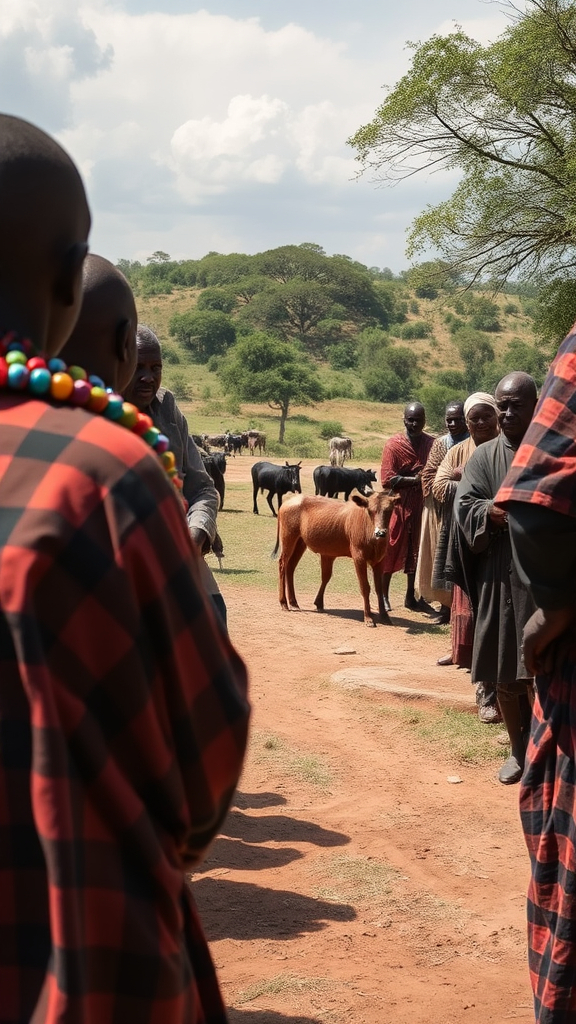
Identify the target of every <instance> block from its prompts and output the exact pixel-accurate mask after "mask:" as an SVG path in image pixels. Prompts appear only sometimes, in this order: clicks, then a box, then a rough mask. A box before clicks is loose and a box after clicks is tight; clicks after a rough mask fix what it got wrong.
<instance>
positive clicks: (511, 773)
mask: <svg viewBox="0 0 576 1024" xmlns="http://www.w3.org/2000/svg"><path fill="white" fill-rule="evenodd" d="M523 770H524V765H523V764H520V762H519V761H518V760H517V759H516V758H515V757H514V754H510V757H509V758H508V760H507V761H506V762H505V763H504V764H503V765H502V767H501V769H500V771H499V772H498V780H499V782H501V783H502V784H503V785H504V786H513V785H514V784H515V783H516V782H520V779H521V778H522V772H523Z"/></svg>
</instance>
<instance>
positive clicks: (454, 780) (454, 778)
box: [446, 775, 462, 786]
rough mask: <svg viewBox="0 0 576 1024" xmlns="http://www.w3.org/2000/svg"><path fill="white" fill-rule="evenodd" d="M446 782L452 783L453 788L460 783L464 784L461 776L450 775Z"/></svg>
mask: <svg viewBox="0 0 576 1024" xmlns="http://www.w3.org/2000/svg"><path fill="white" fill-rule="evenodd" d="M446 781H447V782H451V783H452V785H453V786H456V785H457V784H458V783H459V782H462V779H461V778H460V776H459V775H449V776H448V778H447V780H446Z"/></svg>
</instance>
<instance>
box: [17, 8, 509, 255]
mask: <svg viewBox="0 0 576 1024" xmlns="http://www.w3.org/2000/svg"><path fill="white" fill-rule="evenodd" d="M117 2H119V0H81V5H80V6H78V5H77V3H76V2H75V0H48V3H41V0H2V3H1V4H0V91H1V95H2V97H3V107H4V109H6V110H9V111H10V112H12V113H17V114H20V115H22V116H25V117H28V118H29V119H31V120H33V121H35V122H36V123H38V124H40V125H41V126H43V127H45V128H47V129H48V130H49V131H56V132H57V133H58V137H59V138H60V139H61V141H62V142H63V143H64V145H65V146H66V147H67V148H68V150H69V151H70V153H71V154H72V156H73V157H74V158H75V159H76V161H77V162H78V163H79V165H80V167H81V170H82V172H83V174H84V175H85V178H86V181H87V185H88V189H89V195H90V201H91V205H92V210H93V220H94V229H93V235H92V243H93V246H94V247H95V249H96V251H100V252H102V254H103V255H107V256H109V257H112V258H116V257H118V256H133V255H136V253H140V254H144V255H145V254H147V253H150V252H152V251H154V249H158V248H160V249H164V250H166V251H169V252H171V253H172V254H174V255H182V256H185V255H194V256H199V255H202V253H203V252H205V251H207V250H208V249H211V248H219V249H221V250H223V249H225V247H226V246H228V245H230V246H233V247H235V248H237V249H243V250H245V251H255V250H257V249H258V248H259V247H261V246H271V245H274V244H278V245H279V244H282V243H283V242H285V241H288V240H289V241H302V240H312V241H317V242H320V243H321V244H325V245H326V247H327V248H330V245H331V242H330V241H329V239H331V240H333V242H332V244H333V251H334V250H335V251H340V252H342V251H347V250H350V249H352V248H353V246H354V247H355V248H353V251H352V252H351V255H355V256H358V257H359V258H362V252H363V251H366V252H368V251H369V252H370V253H371V254H372V252H373V249H374V246H375V245H376V247H380V246H381V245H382V244H383V243H382V237H384V234H385V233H386V231H387V228H386V226H384V227H382V226H381V225H380V226H379V237H378V241H377V243H376V242H375V240H374V238H373V225H374V222H375V217H377V216H378V215H379V213H380V212H381V211H382V209H391V210H394V211H395V212H394V230H393V231H392V230H391V231H390V234H389V235H388V236H387V237H388V242H387V243H386V245H387V247H390V246H394V247H395V248H396V249H397V250H398V248H399V246H400V248H402V246H401V245H400V243H399V241H398V240H399V238H400V236H401V230H400V227H399V224H400V223H401V218H402V216H403V215H404V212H399V213H397V212H396V211H397V210H398V208H399V192H396V193H395V194H392V193H389V192H388V193H385V192H384V191H380V192H375V191H374V190H373V189H372V187H371V186H370V184H369V183H368V182H362V183H360V184H358V183H357V184H356V185H354V184H352V182H351V179H352V178H353V177H354V174H355V170H356V166H357V165H356V164H355V161H354V154H353V153H352V151H351V150H350V149H349V148H348V147H347V146H346V138H347V137H348V136H349V135H350V134H351V133H352V132H353V131H354V130H355V129H356V128H357V127H358V126H359V125H360V124H362V123H365V122H366V121H368V120H369V119H370V118H371V117H372V115H373V113H374V110H375V109H376V107H377V105H378V103H379V102H380V101H381V98H382V93H381V86H382V83H383V82H384V81H386V82H388V83H390V84H393V83H394V82H395V81H396V80H397V79H398V77H399V76H400V75H401V74H402V73H403V72H404V70H405V69H406V66H407V63H408V60H409V57H410V55H409V53H407V52H406V51H405V50H404V48H403V40H404V39H405V37H406V36H407V35H410V34H411V32H410V25H411V23H410V19H409V16H408V15H407V16H406V17H405V18H404V21H403V22H402V26H401V27H399V24H398V18H399V16H398V11H397V10H396V11H395V13H394V16H393V17H392V16H390V21H389V23H388V29H386V25H385V23H384V22H385V17H388V15H384V14H381V15H379V18H380V22H381V23H382V27H381V30H380V38H379V44H378V46H375V37H374V35H372V36H371V38H370V39H369V40H368V34H367V35H366V43H367V46H366V49H367V51H368V52H370V53H371V54H374V53H375V52H376V51H377V58H376V57H366V54H365V53H364V54H363V53H362V50H361V46H360V45H359V43H360V32H361V25H362V23H360V22H359V24H358V25H356V26H355V29H354V41H355V43H354V45H355V50H354V56H351V51H350V50H349V49H348V48H347V42H348V38H347V36H346V35H345V34H343V35H342V36H341V38H330V37H329V36H330V24H329V20H326V25H324V21H323V24H322V34H320V32H313V31H310V30H308V29H307V28H306V27H303V25H302V24H295V23H288V24H284V25H282V26H281V27H279V28H275V29H274V30H267V29H266V28H265V27H264V26H263V24H262V22H260V21H259V20H258V19H257V18H254V17H252V18H238V17H233V16H227V15H224V14H212V13H210V12H209V11H206V10H201V11H196V12H194V13H180V14H171V13H165V12H163V11H162V10H157V11H156V12H148V13H129V12H127V11H126V10H120V9H118V8H117V7H114V6H113V5H114V3H117ZM206 2H207V4H210V0H206ZM448 2H449V0H444V3H443V11H442V16H444V15H445V13H446V10H445V9H446V6H447V4H448ZM419 3H420V0H405V4H404V5H403V7H405V8H406V9H407V10H409V9H412V11H413V12H414V15H415V17H414V18H413V21H414V23H418V17H417V14H418V8H419ZM453 3H454V6H456V7H458V6H459V5H461V4H462V3H463V0H453ZM137 4H138V0H131V9H132V11H134V10H135V9H136V8H137ZM259 5H260V7H262V3H260V0H254V10H255V11H256V10H257V9H258V6H259ZM158 6H159V7H160V3H158ZM243 8H244V9H246V5H245V4H244V5H243ZM466 8H467V12H469V11H470V9H471V0H466ZM229 9H232V8H231V5H229ZM346 9H347V8H346ZM301 14H302V12H301V9H299V15H300V16H301ZM488 21H490V19H488ZM380 22H379V24H380ZM485 23H486V20H485V21H484V22H482V24H483V25H484V24H485ZM478 24H479V23H478V22H475V23H474V24H470V25H468V22H466V27H467V28H468V30H469V31H470V32H471V34H477V32H475V30H474V25H476V26H478ZM490 24H492V23H491V22H490ZM390 26H392V28H390ZM407 26H408V27H407ZM449 28H451V23H450V24H447V25H445V26H442V30H446V29H449ZM364 31H365V33H368V32H369V29H368V28H367V27H366V25H365V26H364ZM482 31H484V30H482ZM368 42H369V43H370V45H369V46H368ZM428 192H429V189H428V188H427V187H426V186H425V187H424V189H423V190H422V195H423V198H422V199H421V201H420V203H419V204H418V202H417V201H416V202H415V211H417V210H418V208H419V206H420V208H421V207H422V206H423V205H425V202H426V200H427V197H428ZM412 205H414V200H413V199H411V200H410V210H411V211H412ZM371 208H372V209H373V213H374V215H373V216H372V215H371V214H370V209H371ZM360 239H362V241H360ZM392 239H393V241H392ZM376 262H378V260H376ZM386 262H388V263H389V264H390V265H394V266H395V267H398V266H399V265H403V262H404V260H403V254H402V252H401V251H398V253H397V257H396V259H395V260H394V259H393V258H392V256H391V255H390V254H389V253H388V255H387V257H386Z"/></svg>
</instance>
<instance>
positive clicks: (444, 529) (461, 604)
mask: <svg viewBox="0 0 576 1024" xmlns="http://www.w3.org/2000/svg"><path fill="white" fill-rule="evenodd" d="M464 416H465V419H466V426H467V428H468V432H469V434H470V437H469V438H468V439H467V440H466V441H462V443H461V444H458V445H455V446H454V447H453V448H450V450H449V451H448V452H447V453H446V455H445V456H444V459H443V460H442V462H441V464H440V466H439V468H438V472H437V473H436V477H435V479H434V483H433V485H432V494H433V495H434V498H435V499H436V501H437V502H438V503H439V505H440V506H441V508H442V525H441V528H440V540H439V543H438V548H437V550H436V557H435V560H434V572H433V575H432V583H433V586H435V587H438V588H442V587H443V588H444V589H446V590H452V616H451V626H450V635H451V642H452V651H451V654H449V655H447V656H446V657H444V658H440V659H439V660H438V664H439V665H459V666H460V667H461V668H470V666H471V665H472V644H473V640H474V614H473V611H472V605H471V604H470V600H469V598H468V596H467V594H466V593H465V591H464V590H462V588H461V587H459V586H458V585H457V584H456V583H452V582H451V581H450V580H448V579H447V577H446V559H447V555H448V548H449V545H450V539H451V536H452V533H453V530H454V522H453V507H454V495H455V494H456V488H457V486H458V481H459V480H460V478H461V476H462V471H463V469H464V466H465V465H466V463H467V462H468V459H469V458H470V456H471V455H472V453H473V452H474V451H475V450H476V448H477V447H478V446H479V445H481V444H484V443H485V441H490V440H492V438H494V437H496V435H497V434H498V418H497V412H496V402H495V400H494V398H493V396H492V395H489V394H488V393H487V392H486V391H476V392H474V394H472V395H470V396H469V397H468V398H467V399H466V401H465V403H464ZM476 702H477V704H478V717H479V718H480V721H481V722H484V723H487V724H489V723H492V722H498V721H500V712H499V710H498V703H497V699H496V688H495V687H493V686H485V684H484V683H478V685H477V687H476Z"/></svg>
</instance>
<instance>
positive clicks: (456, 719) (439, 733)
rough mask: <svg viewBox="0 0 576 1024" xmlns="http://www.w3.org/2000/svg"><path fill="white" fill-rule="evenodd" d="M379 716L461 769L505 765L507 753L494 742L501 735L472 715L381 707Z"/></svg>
mask: <svg viewBox="0 0 576 1024" xmlns="http://www.w3.org/2000/svg"><path fill="white" fill-rule="evenodd" d="M379 714H380V715H381V716H382V717H384V718H388V719H396V720H398V721H399V722H400V723H401V724H402V725H404V726H406V728H407V729H409V730H410V731H412V732H413V734H414V735H415V736H416V737H417V738H418V739H419V740H421V741H423V742H424V743H426V744H428V745H429V746H430V747H432V748H434V749H435V750H438V751H442V753H444V754H445V755H446V757H448V758H451V759H452V760H454V761H457V762H458V763H459V764H463V765H483V764H492V763H494V762H501V761H505V760H506V758H507V757H508V749H507V748H506V747H502V746H500V745H499V744H498V743H497V742H496V735H497V733H499V732H500V731H501V728H502V727H501V726H499V727H498V728H497V729H496V728H494V727H493V726H490V725H483V724H482V722H480V721H479V719H478V718H477V716H476V715H471V714H470V712H469V711H456V710H455V709H454V708H442V709H436V708H427V709H426V711H422V710H420V709H419V708H414V707H410V706H408V707H396V706H394V705H392V704H386V705H382V706H381V708H380V710H379Z"/></svg>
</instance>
